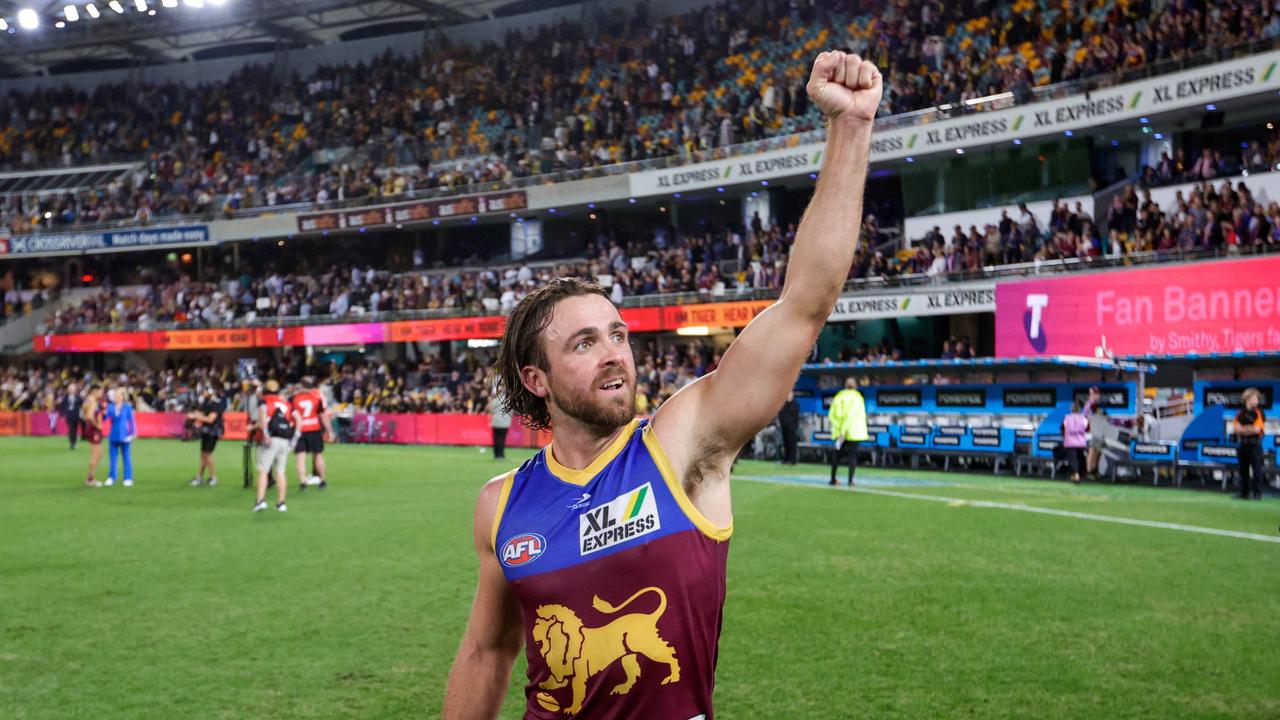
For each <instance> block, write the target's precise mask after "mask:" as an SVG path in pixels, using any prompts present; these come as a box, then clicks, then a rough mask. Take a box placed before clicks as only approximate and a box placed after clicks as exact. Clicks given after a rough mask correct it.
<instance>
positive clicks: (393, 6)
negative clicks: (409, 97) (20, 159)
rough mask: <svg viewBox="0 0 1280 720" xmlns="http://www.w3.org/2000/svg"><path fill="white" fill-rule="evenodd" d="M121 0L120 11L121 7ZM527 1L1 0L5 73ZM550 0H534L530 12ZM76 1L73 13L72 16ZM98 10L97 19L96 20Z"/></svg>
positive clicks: (169, 57)
mask: <svg viewBox="0 0 1280 720" xmlns="http://www.w3.org/2000/svg"><path fill="white" fill-rule="evenodd" d="M113 1H114V7H118V8H120V11H119V12H117V11H116V10H114V9H113ZM166 4H168V5H174V7H166ZM528 4H529V3H526V2H514V3H513V2H512V0H163V2H162V0H92V1H90V0H0V18H3V19H4V20H5V23H6V26H7V27H5V26H0V27H2V28H4V29H7V30H8V32H0V76H6V77H20V76H28V75H44V74H60V73H65V72H78V71H84V70H95V69H99V70H100V69H107V68H119V67H130V66H135V65H148V64H160V63H171V62H182V61H187V60H192V59H203V58H207V57H223V56H229V55H242V54H248V53H251V52H270V51H272V50H273V49H276V48H282V47H283V48H294V47H306V46H311V45H324V44H329V43H333V42H337V41H339V40H350V39H357V38H360V37H370V36H377V35H385V34H391V33H393V32H412V31H416V30H422V29H425V28H430V27H439V26H442V25H450V24H457V23H465V22H471V21H475V20H480V19H483V18H485V17H492V16H493V15H495V14H509V13H504V12H503V10H504V9H506V10H509V9H510V8H509V7H508V6H512V5H517V6H521V5H528ZM546 4H547V3H536V4H535V7H531V8H529V9H535V8H536V7H537V6H543V5H546ZM91 5H92V6H93V9H92V10H90V9H89V6H91ZM68 6H72V7H74V8H75V9H74V11H72V12H70V13H68V12H67V10H66V8H67V7H68ZM197 6H199V7H197ZM142 8H145V11H143V10H142ZM24 9H31V10H34V11H35V12H36V14H37V16H38V17H39V20H40V25H39V27H38V28H35V29H26V28H23V27H20V25H19V13H20V12H21V11H22V10H24ZM95 12H96V13H97V15H98V17H97V18H94V17H92V15H93V13H95ZM73 16H74V17H76V19H75V20H74V21H72V20H71V18H72V17H73ZM58 23H61V24H62V25H63V27H58V26H57V25H58Z"/></svg>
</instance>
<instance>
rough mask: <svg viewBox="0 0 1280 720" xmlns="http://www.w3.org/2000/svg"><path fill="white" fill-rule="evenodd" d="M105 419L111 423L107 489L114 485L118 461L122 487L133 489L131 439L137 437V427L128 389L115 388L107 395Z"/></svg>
mask: <svg viewBox="0 0 1280 720" xmlns="http://www.w3.org/2000/svg"><path fill="white" fill-rule="evenodd" d="M107 397H108V401H109V402H108V404H107V415H106V417H107V419H109V420H110V421H111V434H110V435H109V436H108V438H107V439H108V440H109V441H110V442H111V472H110V473H108V474H107V482H106V485H107V487H111V486H112V485H115V484H116V478H117V477H118V475H117V471H118V470H119V459H120V458H123V459H124V486H125V487H133V439H134V438H135V437H137V436H138V425H137V423H136V422H135V421H134V419H133V403H132V402H130V401H129V389H128V388H127V387H123V386H122V387H117V388H115V389H114V390H112V391H111V392H110V393H109V394H108V396H107Z"/></svg>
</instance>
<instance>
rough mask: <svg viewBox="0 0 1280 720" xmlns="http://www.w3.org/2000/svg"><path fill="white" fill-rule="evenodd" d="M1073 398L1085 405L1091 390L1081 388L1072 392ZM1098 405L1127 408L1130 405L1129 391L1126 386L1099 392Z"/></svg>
mask: <svg viewBox="0 0 1280 720" xmlns="http://www.w3.org/2000/svg"><path fill="white" fill-rule="evenodd" d="M1071 399H1072V400H1074V401H1075V402H1078V403H1080V405H1081V406H1082V407H1083V406H1084V404H1085V403H1086V402H1088V401H1089V390H1088V389H1087V388H1085V389H1079V390H1076V391H1075V392H1074V393H1072V396H1071ZM1098 407H1102V408H1127V407H1129V391H1128V390H1127V389H1125V388H1108V389H1106V390H1100V391H1099V392H1098Z"/></svg>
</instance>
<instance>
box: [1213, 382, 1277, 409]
mask: <svg viewBox="0 0 1280 720" xmlns="http://www.w3.org/2000/svg"><path fill="white" fill-rule="evenodd" d="M1247 389H1248V388H1245V387H1233V388H1213V387H1211V388H1207V389H1206V390H1205V391H1204V404H1205V405H1206V406H1209V405H1221V406H1222V407H1224V408H1229V409H1231V410H1239V409H1240V408H1242V407H1244V401H1243V400H1242V399H1241V396H1243V395H1244V391H1245V390H1247ZM1257 390H1258V392H1259V394H1260V395H1261V397H1260V398H1259V402H1258V407H1260V408H1262V409H1263V410H1270V409H1271V403H1272V400H1273V398H1272V394H1271V388H1270V387H1269V386H1267V385H1261V384H1260V385H1259V386H1258V388H1257Z"/></svg>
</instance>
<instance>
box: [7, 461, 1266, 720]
mask: <svg viewBox="0 0 1280 720" xmlns="http://www.w3.org/2000/svg"><path fill="white" fill-rule="evenodd" d="M135 450H136V457H135V461H136V465H137V469H136V475H137V479H138V485H137V486H136V487H134V488H131V489H125V488H121V487H115V488H101V489H87V488H84V487H82V486H81V482H82V474H83V467H84V464H85V462H86V459H87V452H88V451H87V448H85V447H84V446H81V447H80V448H78V449H77V450H76V451H75V452H74V453H72V452H68V450H67V449H66V446H65V444H64V443H63V442H62V441H60V440H56V439H41V440H34V439H10V438H5V439H3V440H2V441H0V718H9V719H20V718H94V719H100V718H130V719H134V718H165V719H171V718H191V719H201V720H202V719H205V718H326V719H327V718H423V717H433V716H438V715H439V709H440V704H441V699H442V696H443V690H444V682H445V677H446V674H447V672H448V669H449V665H450V662H451V660H452V657H453V653H454V650H455V648H456V646H457V642H458V638H459V636H460V633H461V632H462V629H463V626H464V623H465V620H466V616H467V612H468V609H469V605H470V601H471V595H472V592H473V583H474V572H475V560H474V555H473V553H472V551H471V547H470V535H469V529H468V528H469V524H470V519H471V510H472V506H473V502H474V499H475V495H476V492H477V490H478V488H479V486H480V484H481V483H482V482H483V481H484V480H486V479H487V478H489V477H490V476H492V475H494V474H497V473H498V472H499V471H500V470H503V469H505V468H506V467H507V466H506V465H499V464H498V463H496V462H495V461H493V460H492V459H490V458H489V457H488V455H487V454H481V453H480V452H478V451H477V450H475V449H451V448H430V449H426V448H408V447H351V446H343V447H335V448H332V449H331V450H330V452H329V453H328V457H329V463H330V479H331V483H330V484H331V487H330V489H329V490H328V491H326V492H325V493H323V494H321V493H319V492H318V491H315V492H313V491H308V492H307V493H305V494H302V495H298V494H297V493H292V494H291V496H290V503H289V506H290V512H289V513H287V514H285V515H279V514H276V513H274V512H271V513H262V514H258V515H254V514H251V513H250V512H249V510H250V506H251V504H252V497H251V495H250V492H249V491H245V490H242V489H241V488H240V445H239V443H231V442H227V443H224V444H223V445H222V447H220V448H219V451H218V460H219V462H220V463H222V468H223V469H222V471H221V473H220V476H221V485H220V486H219V487H217V488H189V487H186V486H185V481H186V479H188V478H189V477H190V476H191V474H192V472H193V471H194V469H195V458H196V454H197V447H196V446H195V445H193V444H180V443H177V442H168V441H144V442H141V443H139V445H138V447H137V448H135ZM525 456H527V451H524V452H521V451H517V452H515V453H513V454H512V458H513V460H514V461H516V462H518V461H519V460H520V459H523V457H525ZM824 472H825V470H824V469H823V468H819V467H812V466H810V467H806V466H801V467H800V468H799V469H788V470H787V472H783V470H782V469H781V468H780V467H779V466H777V465H773V464H770V463H742V464H740V465H739V467H738V475H739V477H738V479H737V480H736V484H735V487H734V506H735V516H736V535H735V538H734V540H733V547H732V550H731V552H730V559H729V599H728V603H727V605H726V608H725V627H724V635H723V637H722V639H721V646H720V651H721V652H720V667H719V672H718V683H717V689H716V705H717V714H718V716H719V717H723V718H864V717H885V718H955V717H965V718H1012V717H1036V718H1057V717H1062V718H1091V719H1092V718H1131V717H1132V718H1139V717H1141V718H1147V717H1150V718H1193V717H1194V718H1211V717H1221V718H1277V717H1280V544H1276V543H1274V542H1266V541H1263V540H1262V539H1260V538H1250V537H1224V536H1214V535H1207V534H1202V533H1197V532H1191V531H1186V530H1175V529H1163V528H1155V527H1144V526H1131V525H1122V524H1113V523H1109V522H1102V521H1099V520H1096V519H1085V518H1080V517H1063V516H1057V515H1045V514H1037V513H1032V512H1024V511H1018V510H1013V509H1004V508H991V507H977V506H974V505H973V502H975V501H1000V502H1006V503H1012V504H1019V505H1025V506H1029V507H1035V508H1048V509H1053V510H1066V511H1075V512H1080V513H1088V514H1090V515H1103V516H1112V517H1118V518H1132V519H1140V520H1152V521H1160V522H1169V523H1178V524H1183V525H1190V526H1197V527H1203V528H1216V529H1221V530H1230V531H1236V532H1240V533H1246V534H1256V535H1258V536H1265V537H1269V538H1276V537H1280V534H1278V532H1277V526H1278V525H1280V500H1276V499H1270V500H1267V501H1264V502H1261V503H1248V502H1233V501H1232V500H1230V499H1228V498H1227V497H1225V496H1223V495H1220V494H1216V493H1210V492H1200V491H1173V490H1169V489H1152V488H1148V487H1134V486H1121V487H1112V486H1109V485H1108V486H1098V485H1085V486H1081V487H1071V486H1069V485H1067V484H1066V483H1062V482H1056V483H1051V482H1049V481H1045V480H1015V479H1011V478H1005V477H1000V478H994V477H990V476H987V477H983V476H980V475H962V474H957V473H952V474H947V475H943V474H941V473H924V472H921V473H910V472H905V471H899V470H864V471H863V472H862V473H861V474H860V477H862V478H863V479H864V481H865V483H864V484H865V485H867V486H868V487H870V488H871V489H872V490H873V491H874V490H876V489H877V488H883V490H887V491H890V492H893V493H899V494H901V495H908V496H910V495H922V496H936V497H944V498H950V499H951V500H950V501H941V502H927V501H924V500H920V499H915V498H913V497H904V496H901V495H885V494H873V493H871V492H847V491H844V490H843V489H842V490H832V489H830V488H827V487H825V486H823V483H824V482H825V481H824V480H823V479H822V478H821V476H822V474H823V473H824ZM102 474H105V468H104V469H102V470H100V476H101V475H102ZM291 475H292V472H291ZM782 475H788V476H793V477H792V478H791V479H790V480H789V481H781V482H757V481H754V480H753V478H754V479H755V480H761V479H767V478H770V477H773V478H774V479H775V480H776V479H777V476H782ZM903 481H906V482H907V484H903ZM913 482H914V484H912V483H913ZM892 483H897V484H893V485H892V486H889V485H890V484H892ZM924 483H933V484H924ZM523 672H524V668H523V662H520V663H519V664H518V665H517V669H516V674H517V678H522V676H523ZM519 686H520V682H519V681H517V682H515V683H513V684H512V686H511V692H510V693H509V696H508V700H507V703H506V705H505V706H504V709H503V714H502V717H504V718H517V717H519V716H520V705H519V698H520V697H521V695H520V691H519Z"/></svg>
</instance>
